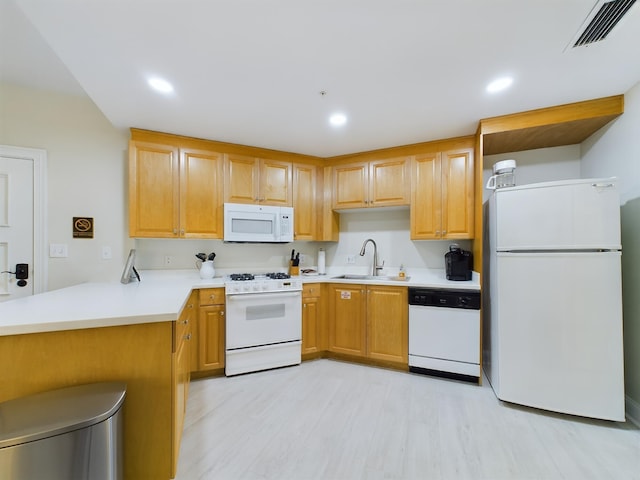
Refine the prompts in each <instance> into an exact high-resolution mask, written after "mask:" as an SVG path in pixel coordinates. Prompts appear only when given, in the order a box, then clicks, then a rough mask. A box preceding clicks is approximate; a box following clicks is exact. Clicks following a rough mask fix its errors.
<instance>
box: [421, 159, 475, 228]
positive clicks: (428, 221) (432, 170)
mask: <svg viewBox="0 0 640 480" xmlns="http://www.w3.org/2000/svg"><path fill="white" fill-rule="evenodd" d="M412 164H413V167H412V188H411V191H412V193H411V239H412V240H431V239H470V238H473V236H474V192H475V188H474V169H473V168H474V165H473V149H471V148H469V149H460V150H456V151H445V152H433V153H425V154H420V155H416V156H415V157H414V159H413V161H412Z"/></svg>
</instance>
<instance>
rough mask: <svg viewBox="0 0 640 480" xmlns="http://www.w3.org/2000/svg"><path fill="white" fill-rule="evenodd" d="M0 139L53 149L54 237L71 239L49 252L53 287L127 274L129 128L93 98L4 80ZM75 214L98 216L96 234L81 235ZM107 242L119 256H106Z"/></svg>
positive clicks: (51, 207)
mask: <svg viewBox="0 0 640 480" xmlns="http://www.w3.org/2000/svg"><path fill="white" fill-rule="evenodd" d="M0 143H1V144H3V145H12V146H19V147H30V148H41V149H44V150H46V151H47V165H48V168H47V183H48V201H47V216H48V241H49V242H50V243H64V244H67V245H68V250H69V256H68V257H67V258H51V259H49V265H48V270H49V275H48V277H49V278H48V288H49V290H53V289H57V288H61V287H65V286H69V285H74V284H77V283H80V282H85V281H89V280H97V281H102V280H113V279H117V278H119V276H120V272H121V271H122V266H123V264H124V260H125V252H128V248H129V245H130V244H132V242H131V241H130V240H129V239H128V238H127V214H126V201H127V198H126V188H125V184H126V170H125V167H126V161H127V153H126V152H127V144H128V132H121V131H118V130H116V129H115V128H114V127H113V126H112V125H111V123H110V122H109V121H108V120H107V119H106V118H105V117H104V115H102V113H101V112H100V111H99V110H98V108H97V107H96V106H95V105H94V104H93V102H91V101H90V100H89V99H88V97H84V96H82V97H78V96H72V95H64V94H56V93H51V92H44V91H39V90H34V89H29V88H23V87H17V86H14V85H9V84H2V83H0ZM74 216H87V217H93V218H94V222H95V227H94V228H95V232H94V238H93V239H73V237H72V219H73V217H74ZM103 246H109V247H111V251H112V256H113V258H112V259H111V260H102V258H101V251H102V247H103Z"/></svg>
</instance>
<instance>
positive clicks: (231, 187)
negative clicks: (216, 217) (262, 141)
mask: <svg viewBox="0 0 640 480" xmlns="http://www.w3.org/2000/svg"><path fill="white" fill-rule="evenodd" d="M224 163H225V196H224V198H225V202H229V203H250V204H256V203H257V204H262V205H279V206H285V207H290V206H291V205H292V202H293V190H292V188H291V185H292V173H291V170H292V164H291V162H283V161H280V160H271V159H259V158H255V157H248V156H244V155H232V154H229V155H226V156H225V162H224Z"/></svg>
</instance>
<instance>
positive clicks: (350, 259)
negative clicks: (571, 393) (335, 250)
mask: <svg viewBox="0 0 640 480" xmlns="http://www.w3.org/2000/svg"><path fill="white" fill-rule="evenodd" d="M347 263H350V264H354V263H356V256H355V255H347Z"/></svg>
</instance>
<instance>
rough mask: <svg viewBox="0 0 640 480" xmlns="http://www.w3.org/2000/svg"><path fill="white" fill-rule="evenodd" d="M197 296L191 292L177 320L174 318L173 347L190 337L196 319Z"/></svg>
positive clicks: (178, 345)
mask: <svg viewBox="0 0 640 480" xmlns="http://www.w3.org/2000/svg"><path fill="white" fill-rule="evenodd" d="M197 300H198V296H197V294H196V293H195V292H192V293H191V295H190V296H189V300H187V303H186V304H185V306H184V308H183V309H182V311H181V312H180V316H179V317H178V320H176V328H175V330H174V331H175V339H174V341H175V347H176V348H179V347H180V345H181V344H182V342H184V341H185V340H187V339H188V338H190V337H191V332H192V331H193V325H194V323H195V322H196V320H197V319H198V308H197V306H198V304H197Z"/></svg>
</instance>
